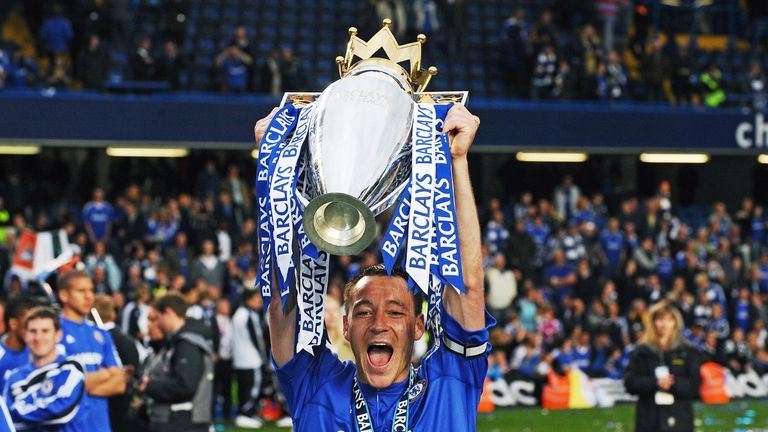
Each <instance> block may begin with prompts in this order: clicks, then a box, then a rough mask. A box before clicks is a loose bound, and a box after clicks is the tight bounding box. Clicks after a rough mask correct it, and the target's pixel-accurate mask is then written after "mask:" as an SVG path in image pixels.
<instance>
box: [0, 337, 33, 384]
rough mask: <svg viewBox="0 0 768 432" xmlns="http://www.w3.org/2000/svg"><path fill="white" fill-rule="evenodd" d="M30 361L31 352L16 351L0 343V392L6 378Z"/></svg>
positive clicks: (26, 350) (24, 350) (25, 350)
mask: <svg viewBox="0 0 768 432" xmlns="http://www.w3.org/2000/svg"><path fill="white" fill-rule="evenodd" d="M28 361H29V350H28V349H26V348H25V349H23V350H21V351H15V350H12V349H10V348H8V346H7V345H6V344H5V343H4V342H3V341H0V390H1V389H2V388H3V387H4V385H5V376H6V375H7V374H8V373H10V372H11V371H12V370H13V369H16V368H17V367H19V366H21V365H23V364H25V363H27V362H28Z"/></svg>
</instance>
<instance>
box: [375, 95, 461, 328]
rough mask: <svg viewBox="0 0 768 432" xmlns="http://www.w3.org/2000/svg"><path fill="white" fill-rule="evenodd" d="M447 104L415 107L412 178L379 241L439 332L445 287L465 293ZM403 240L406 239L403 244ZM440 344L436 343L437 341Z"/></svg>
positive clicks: (388, 260)
mask: <svg viewBox="0 0 768 432" xmlns="http://www.w3.org/2000/svg"><path fill="white" fill-rule="evenodd" d="M450 107H451V105H432V104H418V105H417V109H416V111H415V112H414V117H413V127H412V131H411V133H412V145H413V155H412V159H411V163H412V170H411V179H410V183H409V184H408V186H407V187H406V188H405V191H404V192H403V195H402V197H401V198H400V201H399V203H398V206H397V210H396V211H395V213H394V214H393V216H392V219H391V220H390V223H389V226H388V228H387V231H386V233H385V235H384V238H383V240H382V243H381V253H382V257H383V260H384V265H385V267H386V269H387V271H388V272H390V274H391V272H392V269H393V268H394V267H395V266H396V264H397V262H398V257H400V256H401V251H402V249H403V248H405V253H404V254H403V255H404V256H403V257H402V260H404V261H405V265H404V267H405V270H406V273H407V274H408V276H409V286H410V287H412V288H414V289H417V287H418V289H421V290H422V291H423V292H424V293H425V294H426V295H427V300H428V307H427V326H428V327H429V328H431V329H432V332H433V334H434V335H435V336H439V334H440V333H441V332H442V327H441V326H440V308H441V303H442V291H443V288H444V287H445V285H451V286H453V287H454V288H455V289H456V290H457V291H459V292H466V288H465V287H464V277H463V273H462V268H461V252H460V250H459V233H458V224H457V218H456V203H455V197H454V190H453V174H452V171H451V150H450V143H449V140H448V134H444V133H442V127H443V121H444V119H445V116H446V115H447V112H448V110H449V109H450ZM405 239H407V241H404V240H405ZM437 343H439V342H437Z"/></svg>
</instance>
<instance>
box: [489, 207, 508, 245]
mask: <svg viewBox="0 0 768 432" xmlns="http://www.w3.org/2000/svg"><path fill="white" fill-rule="evenodd" d="M483 237H484V240H485V243H486V244H487V245H488V249H489V251H490V252H491V255H496V254H500V253H504V252H505V251H506V250H507V240H509V230H508V229H507V227H506V224H505V223H504V213H502V212H501V210H496V211H495V212H494V213H493V219H492V220H491V221H490V222H488V226H487V227H486V228H485V235H484V236H483Z"/></svg>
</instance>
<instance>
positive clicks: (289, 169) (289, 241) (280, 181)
mask: <svg viewBox="0 0 768 432" xmlns="http://www.w3.org/2000/svg"><path fill="white" fill-rule="evenodd" d="M311 114H312V105H309V106H307V107H305V108H303V109H302V110H301V112H300V113H299V120H298V123H297V125H296V131H295V132H294V134H293V137H292V138H291V139H290V141H289V142H288V143H287V144H286V145H284V146H283V147H282V148H281V149H280V153H279V156H278V158H277V161H276V163H275V165H274V167H270V168H271V171H270V178H271V179H272V182H271V184H270V188H269V201H270V215H271V221H272V251H273V255H274V260H275V265H276V267H277V269H276V270H277V271H276V274H277V283H278V287H279V289H280V298H281V299H282V302H283V304H285V301H286V299H287V296H288V293H289V292H290V288H291V282H292V281H293V279H294V269H295V264H294V261H293V233H294V213H295V207H296V204H297V202H296V200H295V199H294V198H295V197H294V193H295V188H296V182H297V178H296V166H297V164H298V161H299V156H300V155H301V150H302V146H303V144H304V141H305V139H306V137H307V133H308V131H309V120H310V118H311Z"/></svg>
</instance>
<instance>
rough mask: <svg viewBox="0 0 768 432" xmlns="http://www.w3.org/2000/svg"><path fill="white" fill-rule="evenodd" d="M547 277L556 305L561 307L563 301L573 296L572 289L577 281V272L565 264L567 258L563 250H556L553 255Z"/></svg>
mask: <svg viewBox="0 0 768 432" xmlns="http://www.w3.org/2000/svg"><path fill="white" fill-rule="evenodd" d="M545 277H546V280H547V282H548V283H549V286H550V287H552V289H553V290H554V293H553V295H554V299H555V304H556V305H557V306H558V307H561V306H562V304H563V299H564V298H565V297H566V296H569V295H571V288H572V287H573V284H575V283H576V280H577V279H576V272H574V270H573V267H571V266H570V265H568V264H567V263H566V262H565V256H564V255H563V251H562V250H561V249H556V250H555V251H554V252H553V253H552V265H551V266H549V267H548V268H547V270H546V271H545Z"/></svg>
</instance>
